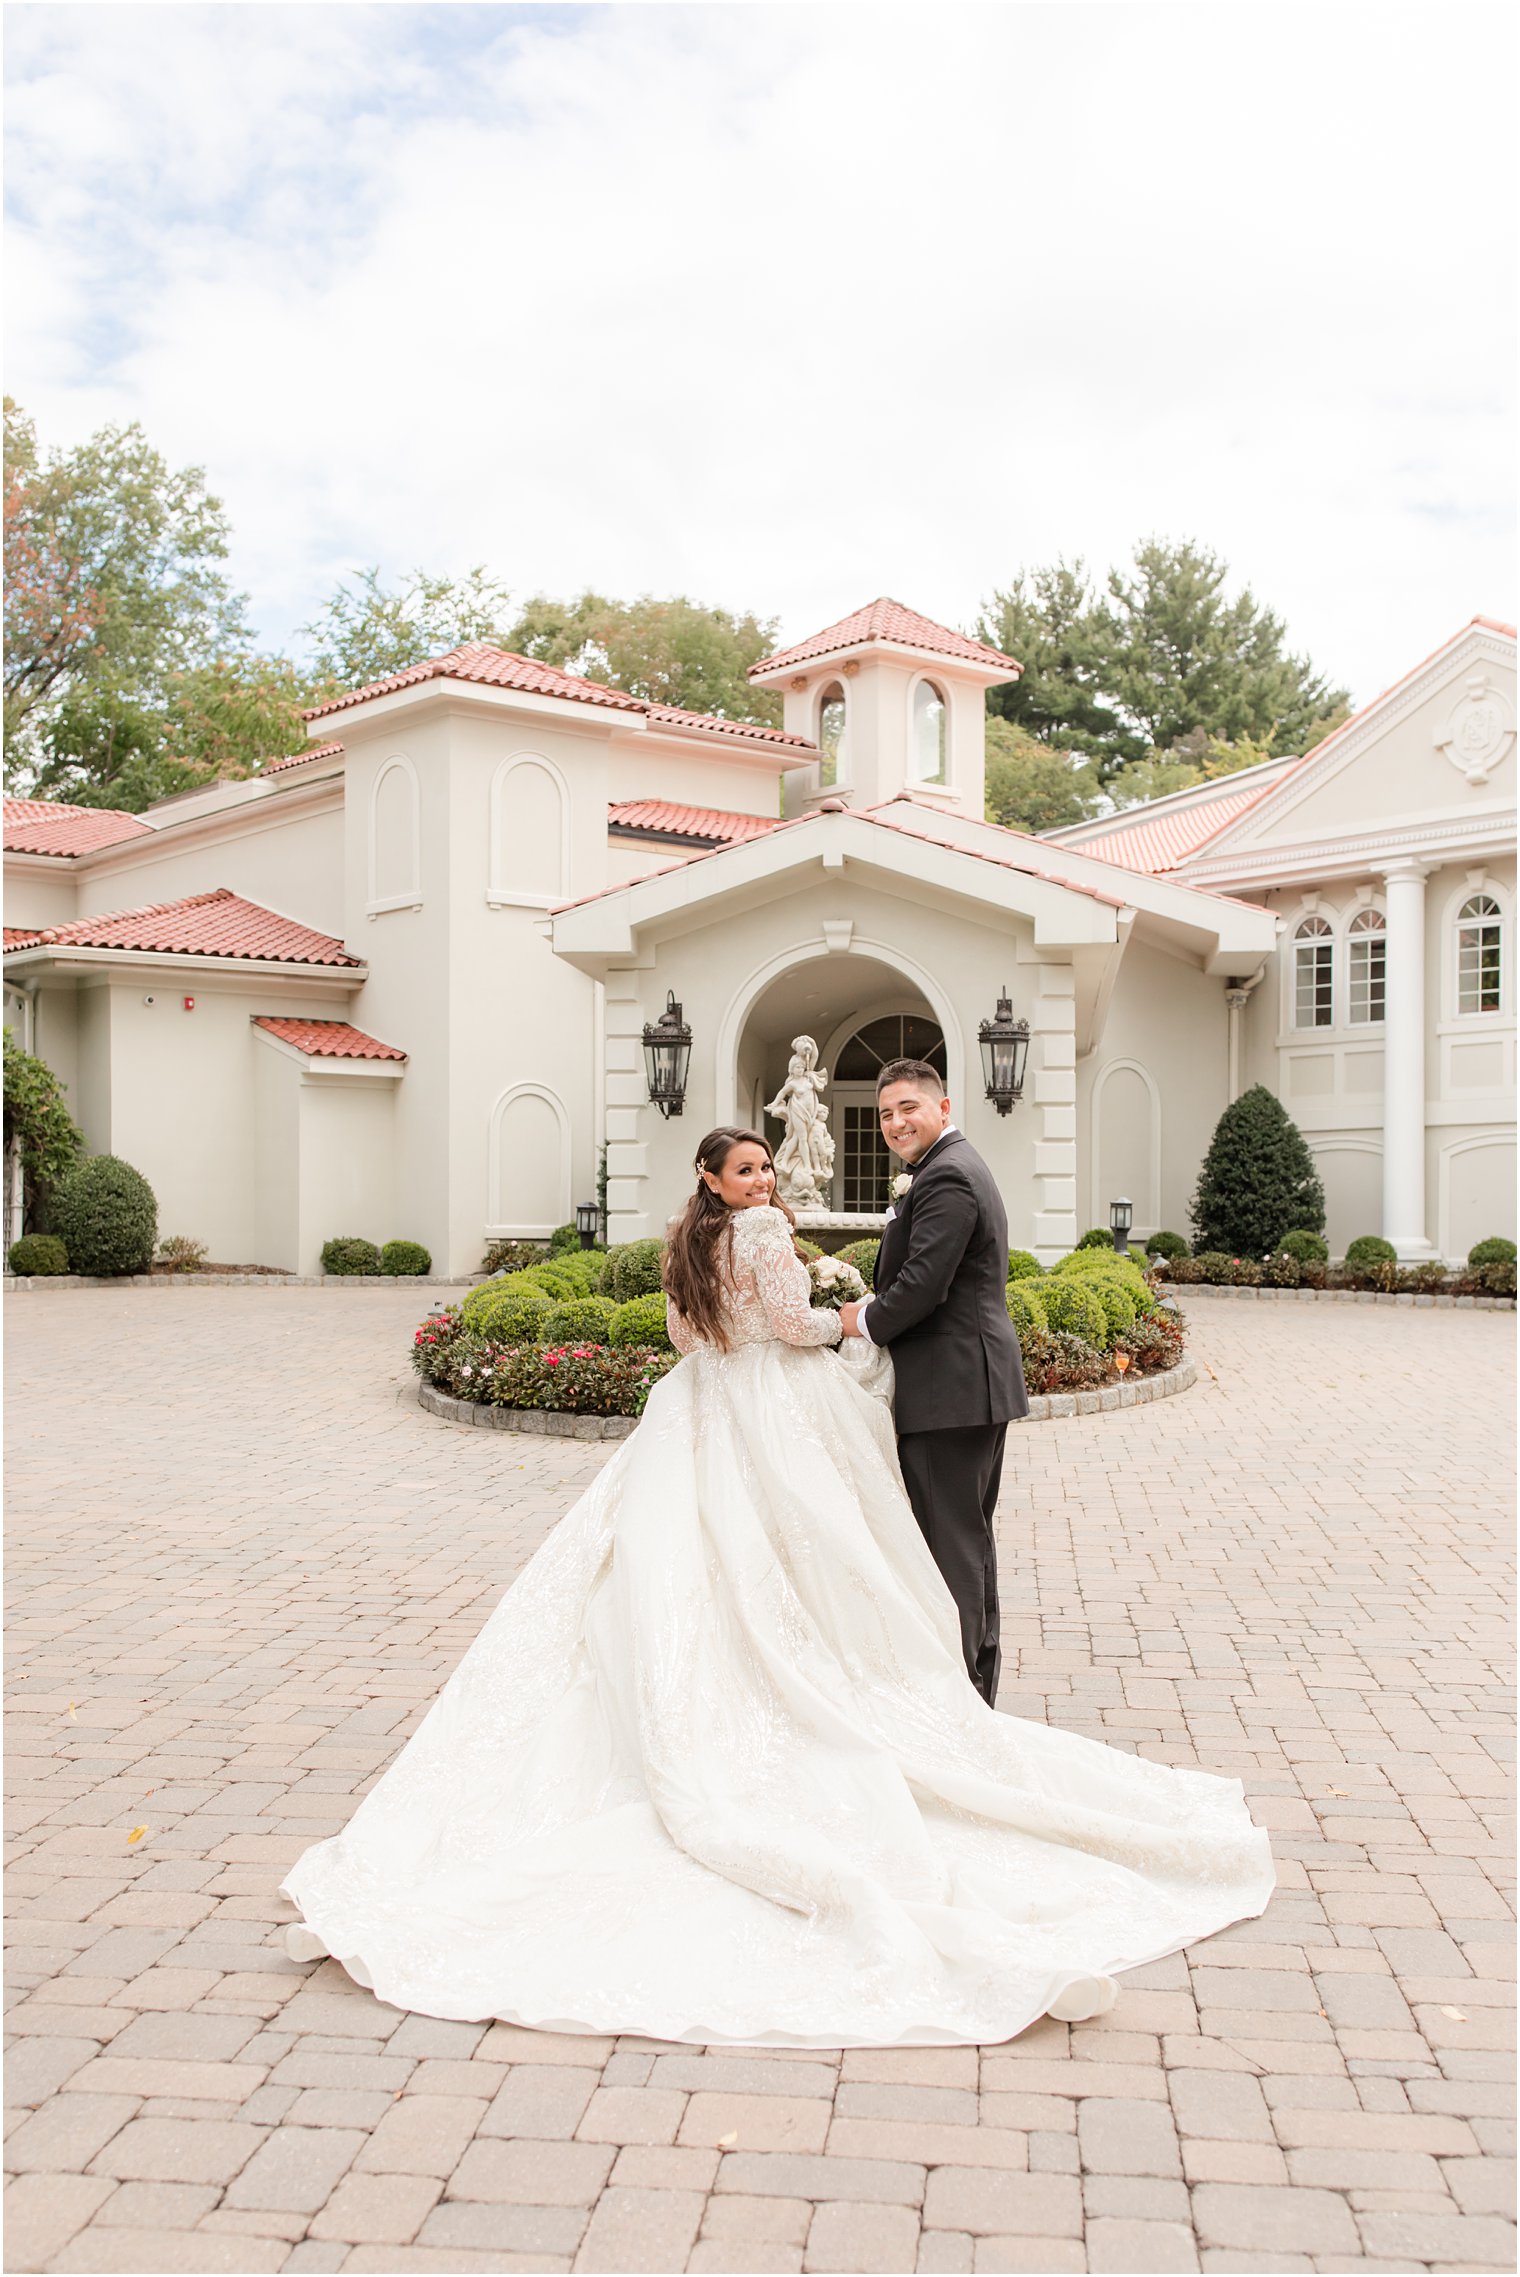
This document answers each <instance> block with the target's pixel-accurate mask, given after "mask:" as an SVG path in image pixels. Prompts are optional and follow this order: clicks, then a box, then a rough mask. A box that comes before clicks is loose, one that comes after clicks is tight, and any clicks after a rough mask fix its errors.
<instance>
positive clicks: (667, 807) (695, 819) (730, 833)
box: [607, 799, 777, 846]
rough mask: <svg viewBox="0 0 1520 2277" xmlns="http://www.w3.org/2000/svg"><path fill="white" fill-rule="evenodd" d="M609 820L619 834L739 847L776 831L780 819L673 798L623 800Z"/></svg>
mask: <svg viewBox="0 0 1520 2277" xmlns="http://www.w3.org/2000/svg"><path fill="white" fill-rule="evenodd" d="M607 821H608V823H609V825H610V827H611V828H612V829H613V830H614V831H616V832H618V833H619V834H620V835H633V834H637V835H638V836H641V837H643V836H649V837H658V838H694V839H698V840H701V841H704V842H705V843H706V844H707V845H709V846H737V845H740V844H741V843H742V842H743V840H744V839H746V838H763V837H764V836H765V833H766V832H767V831H768V830H774V829H775V828H776V822H777V818H776V817H775V816H773V815H765V814H728V813H725V812H724V811H723V809H722V808H720V807H715V806H678V805H677V804H676V803H675V802H674V801H673V800H671V799H624V800H623V801H622V803H621V804H620V805H618V806H609V807H608V809H607Z"/></svg>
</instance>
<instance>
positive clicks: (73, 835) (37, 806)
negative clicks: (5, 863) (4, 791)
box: [5, 799, 153, 860]
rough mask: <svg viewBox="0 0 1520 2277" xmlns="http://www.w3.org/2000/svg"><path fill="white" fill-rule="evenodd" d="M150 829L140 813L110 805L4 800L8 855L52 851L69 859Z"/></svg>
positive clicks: (47, 852)
mask: <svg viewBox="0 0 1520 2277" xmlns="http://www.w3.org/2000/svg"><path fill="white" fill-rule="evenodd" d="M152 828H153V825H152V823H151V822H144V821H143V819H142V817H141V816H140V815H136V814H124V813H122V812H121V811H120V810H119V809H118V808H116V807H109V806H64V805H61V804H60V803H59V802H58V801H56V800H54V799H7V800H6V802H5V851H6V853H7V854H53V855H56V856H58V857H59V858H61V859H65V860H66V859H69V858H71V857H72V856H74V855H75V854H87V853H90V852H92V851H93V850H94V849H95V848H96V847H97V846H115V845H117V844H118V843H119V842H120V841H121V840H122V839H125V838H141V837H144V836H145V835H147V833H148V832H150V831H151V830H152Z"/></svg>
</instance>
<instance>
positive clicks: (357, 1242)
mask: <svg viewBox="0 0 1520 2277" xmlns="http://www.w3.org/2000/svg"><path fill="white" fill-rule="evenodd" d="M322 1270H323V1272H324V1273H340V1274H348V1273H378V1272H379V1270H380V1252H379V1250H378V1249H377V1248H376V1247H375V1245H374V1243H373V1242H372V1241H365V1240H363V1239H361V1237H360V1236H359V1235H358V1234H355V1233H340V1234H335V1235H334V1237H333V1239H332V1240H331V1241H324V1242H323V1244H322Z"/></svg>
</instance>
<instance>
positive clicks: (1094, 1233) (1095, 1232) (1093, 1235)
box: [1077, 1225, 1114, 1249]
mask: <svg viewBox="0 0 1520 2277" xmlns="http://www.w3.org/2000/svg"><path fill="white" fill-rule="evenodd" d="M1113 1246H1114V1237H1113V1232H1112V1229H1111V1228H1110V1227H1108V1226H1106V1225H1090V1226H1089V1227H1088V1229H1087V1231H1086V1233H1084V1234H1083V1236H1082V1238H1081V1240H1080V1241H1079V1242H1078V1243H1077V1247H1078V1248H1079V1249H1112V1248H1113Z"/></svg>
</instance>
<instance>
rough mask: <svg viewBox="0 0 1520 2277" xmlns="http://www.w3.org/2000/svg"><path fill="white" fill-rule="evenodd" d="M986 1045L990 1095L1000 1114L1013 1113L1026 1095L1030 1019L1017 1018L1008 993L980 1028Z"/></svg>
mask: <svg viewBox="0 0 1520 2277" xmlns="http://www.w3.org/2000/svg"><path fill="white" fill-rule="evenodd" d="M976 1033H977V1041H978V1042H979V1043H980V1045H981V1047H982V1073H983V1075H984V1076H985V1077H986V1079H987V1096H988V1098H989V1099H990V1100H991V1101H992V1103H993V1105H994V1106H995V1107H996V1109H997V1111H998V1113H999V1114H1000V1115H1011V1114H1012V1112H1013V1110H1014V1108H1015V1106H1016V1105H1017V1104H1018V1102H1019V1100H1020V1099H1022V1098H1023V1096H1024V1068H1025V1065H1026V1063H1027V1061H1028V1058H1029V1022H1028V1021H1027V1020H1015V1018H1014V1016H1013V1004H1012V1001H1011V1000H1010V998H1008V997H1007V996H1000V997H999V998H998V1000H997V1012H996V1014H995V1015H994V1017H993V1018H992V1019H990V1020H984V1021H983V1022H982V1024H981V1026H980V1028H978V1030H977V1032H976Z"/></svg>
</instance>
